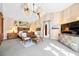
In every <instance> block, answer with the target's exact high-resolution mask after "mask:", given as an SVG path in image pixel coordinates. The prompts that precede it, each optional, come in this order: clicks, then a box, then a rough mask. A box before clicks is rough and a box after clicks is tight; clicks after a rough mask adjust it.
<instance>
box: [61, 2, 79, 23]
mask: <svg viewBox="0 0 79 59" xmlns="http://www.w3.org/2000/svg"><path fill="white" fill-rule="evenodd" d="M61 14H62V19H61V22H60V23H61V24H64V23H69V22H73V21H77V20H79V3H75V4H73V5H72V6H70V7H68V8H66V9H65V10H63V11H62V12H61Z"/></svg>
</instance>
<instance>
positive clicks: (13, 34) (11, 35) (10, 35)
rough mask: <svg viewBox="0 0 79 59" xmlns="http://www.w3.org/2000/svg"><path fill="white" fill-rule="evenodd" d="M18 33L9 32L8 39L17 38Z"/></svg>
mask: <svg viewBox="0 0 79 59" xmlns="http://www.w3.org/2000/svg"><path fill="white" fill-rule="evenodd" d="M16 38H17V33H7V39H16Z"/></svg>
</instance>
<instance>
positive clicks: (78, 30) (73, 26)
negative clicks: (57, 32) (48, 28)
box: [61, 21, 79, 35]
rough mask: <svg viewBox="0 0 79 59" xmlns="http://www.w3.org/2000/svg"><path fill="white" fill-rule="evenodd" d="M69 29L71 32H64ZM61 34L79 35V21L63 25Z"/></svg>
mask: <svg viewBox="0 0 79 59" xmlns="http://www.w3.org/2000/svg"><path fill="white" fill-rule="evenodd" d="M67 27H68V28H69V31H64V30H65V29H66V28H67ZM61 32H62V33H68V34H76V35H79V21H75V22H70V23H66V24H62V25H61Z"/></svg>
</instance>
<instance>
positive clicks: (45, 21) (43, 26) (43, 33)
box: [43, 20, 50, 39]
mask: <svg viewBox="0 0 79 59" xmlns="http://www.w3.org/2000/svg"><path fill="white" fill-rule="evenodd" d="M46 22H48V25H47V28H48V27H49V32H47V34H49V37H48V38H49V39H50V20H47V21H43V38H45V37H44V36H45V30H44V28H45V23H46Z"/></svg>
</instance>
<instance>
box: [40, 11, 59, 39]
mask: <svg viewBox="0 0 79 59" xmlns="http://www.w3.org/2000/svg"><path fill="white" fill-rule="evenodd" d="M41 20H42V24H41V25H42V27H41V28H42V30H41V34H42V36H44V26H43V25H44V24H43V22H44V21H48V20H49V21H50V27H49V30H50V33H49V34H50V39H55V40H57V39H58V34H59V33H60V20H61V14H60V12H55V13H49V14H46V15H44V16H43V17H42V19H41ZM52 27H54V28H58V29H52Z"/></svg>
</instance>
